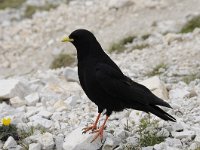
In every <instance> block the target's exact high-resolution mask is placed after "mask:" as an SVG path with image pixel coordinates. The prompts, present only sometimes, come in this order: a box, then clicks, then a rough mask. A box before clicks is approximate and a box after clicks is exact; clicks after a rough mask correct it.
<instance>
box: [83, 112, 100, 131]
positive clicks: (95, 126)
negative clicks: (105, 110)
mask: <svg viewBox="0 0 200 150" xmlns="http://www.w3.org/2000/svg"><path fill="white" fill-rule="evenodd" d="M100 116H101V113H98V116H97V118H96V120H95V122H94V124H93V125H92V126H89V127H86V128H83V133H86V132H88V131H90V130H92V131H94V130H95V129H97V123H98V121H99V118H100Z"/></svg>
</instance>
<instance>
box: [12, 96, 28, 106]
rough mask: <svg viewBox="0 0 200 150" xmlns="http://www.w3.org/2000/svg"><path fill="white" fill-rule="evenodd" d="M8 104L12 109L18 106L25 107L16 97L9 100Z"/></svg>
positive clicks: (23, 102)
mask: <svg viewBox="0 0 200 150" xmlns="http://www.w3.org/2000/svg"><path fill="white" fill-rule="evenodd" d="M10 104H11V105H12V106H13V107H15V108H16V107H20V106H23V105H25V104H26V103H25V101H24V100H22V99H21V98H19V97H18V96H16V97H13V98H11V99H10Z"/></svg>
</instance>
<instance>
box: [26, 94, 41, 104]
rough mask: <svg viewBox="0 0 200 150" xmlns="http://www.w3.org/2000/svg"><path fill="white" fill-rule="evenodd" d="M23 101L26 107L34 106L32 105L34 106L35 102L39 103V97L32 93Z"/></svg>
mask: <svg viewBox="0 0 200 150" xmlns="http://www.w3.org/2000/svg"><path fill="white" fill-rule="evenodd" d="M25 100H26V104H27V105H28V106H34V105H36V103H37V102H39V100H40V96H39V94H38V93H32V94H30V95H28V96H26V97H25Z"/></svg>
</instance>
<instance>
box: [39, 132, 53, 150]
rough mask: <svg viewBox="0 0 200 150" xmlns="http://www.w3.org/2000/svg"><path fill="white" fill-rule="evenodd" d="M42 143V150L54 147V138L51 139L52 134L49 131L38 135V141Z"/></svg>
mask: <svg viewBox="0 0 200 150" xmlns="http://www.w3.org/2000/svg"><path fill="white" fill-rule="evenodd" d="M38 142H40V143H41V145H42V149H43V150H53V147H54V144H55V143H54V140H53V135H52V134H51V133H49V132H46V133H44V134H42V136H41V137H40V141H38Z"/></svg>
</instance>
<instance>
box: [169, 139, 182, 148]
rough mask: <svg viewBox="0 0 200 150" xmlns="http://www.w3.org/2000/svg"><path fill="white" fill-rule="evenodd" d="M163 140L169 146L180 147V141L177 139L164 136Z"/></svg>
mask: <svg viewBox="0 0 200 150" xmlns="http://www.w3.org/2000/svg"><path fill="white" fill-rule="evenodd" d="M165 141H166V143H167V144H168V145H169V146H171V147H177V148H181V147H182V143H181V141H180V140H179V139H173V138H166V139H165Z"/></svg>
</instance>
